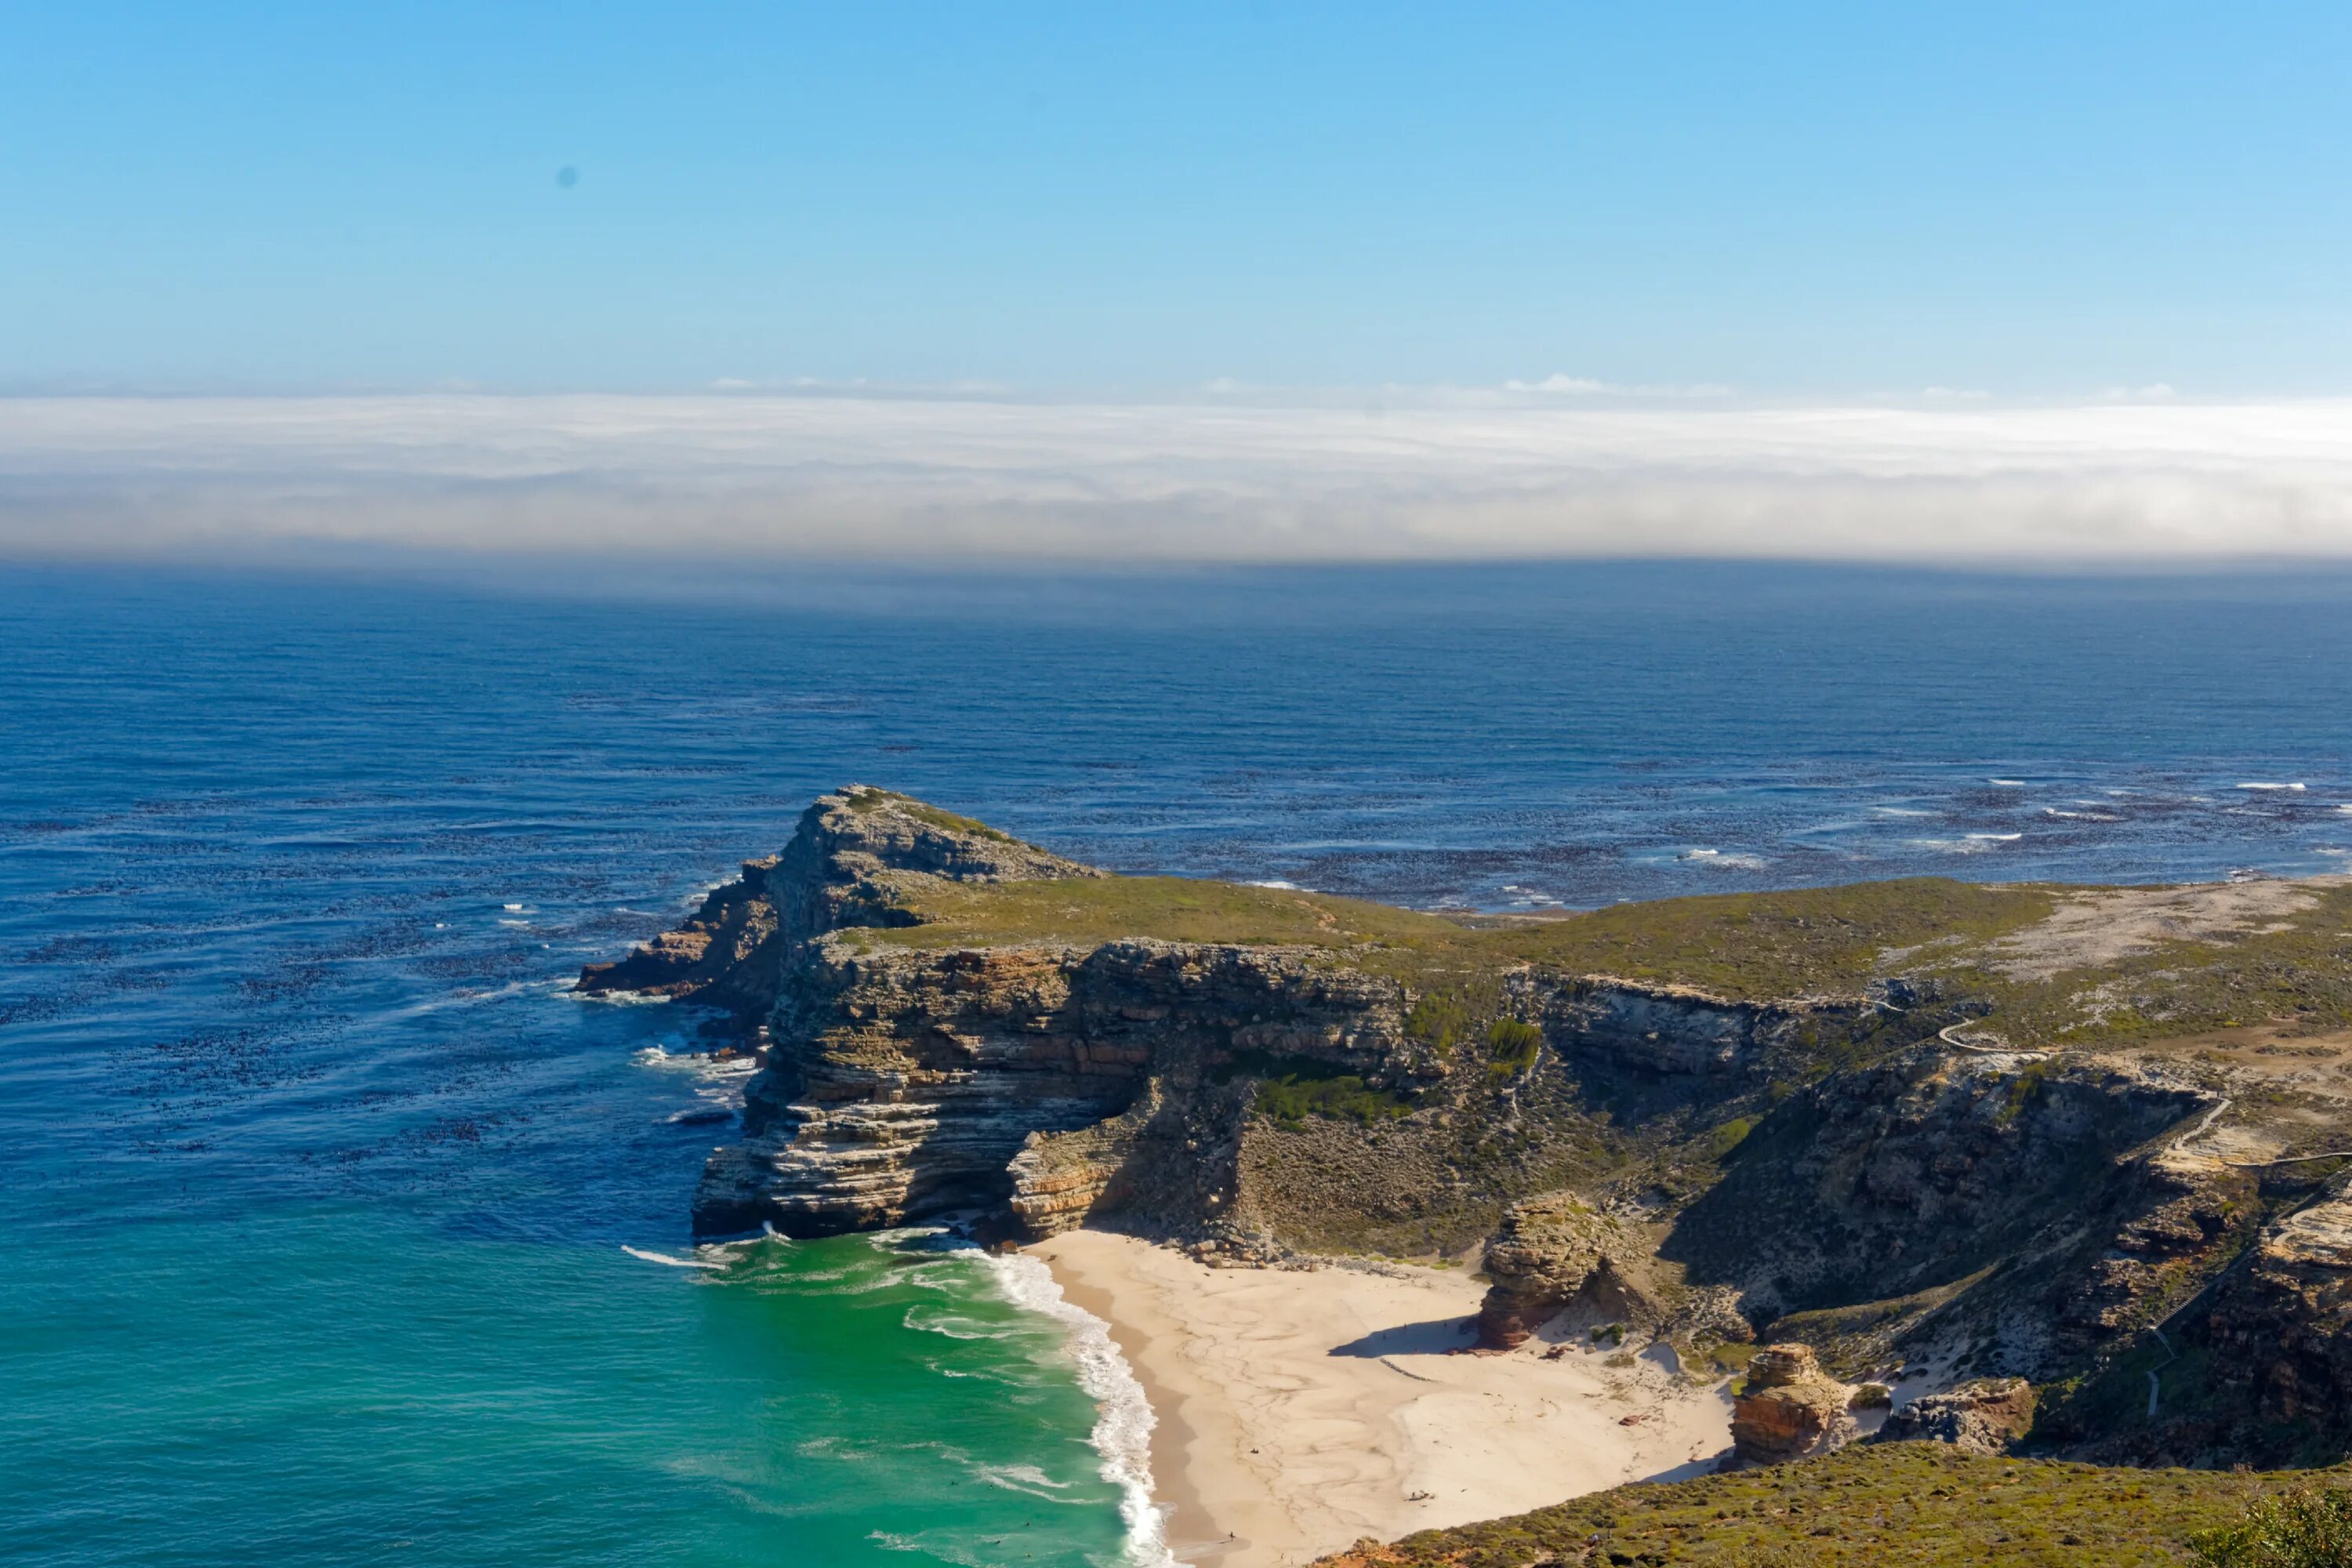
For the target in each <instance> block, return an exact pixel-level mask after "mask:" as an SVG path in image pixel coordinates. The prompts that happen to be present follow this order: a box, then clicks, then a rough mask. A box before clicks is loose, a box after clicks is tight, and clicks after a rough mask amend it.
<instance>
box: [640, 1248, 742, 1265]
mask: <svg viewBox="0 0 2352 1568" xmlns="http://www.w3.org/2000/svg"><path fill="white" fill-rule="evenodd" d="M621 1250H622V1251H624V1252H625V1253H627V1254H628V1255H629V1256H630V1257H632V1258H644V1259H645V1260H646V1262H648V1263H667V1264H668V1265H669V1266H670V1267H671V1268H726V1267H727V1265H725V1264H724V1263H719V1262H716V1261H714V1260H712V1259H710V1258H672V1257H671V1256H670V1255H669V1254H668V1253H667V1252H647V1251H646V1249H645V1248H644V1247H631V1246H628V1245H627V1244H626V1243H624V1244H623V1245H622V1247H621Z"/></svg>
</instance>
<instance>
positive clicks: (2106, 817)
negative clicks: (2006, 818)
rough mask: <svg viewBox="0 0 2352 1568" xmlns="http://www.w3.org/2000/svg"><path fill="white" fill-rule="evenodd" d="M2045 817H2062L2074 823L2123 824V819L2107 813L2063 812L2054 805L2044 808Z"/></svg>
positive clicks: (2043, 814)
mask: <svg viewBox="0 0 2352 1568" xmlns="http://www.w3.org/2000/svg"><path fill="white" fill-rule="evenodd" d="M2042 816H2055V817H2061V818H2063V819H2065V820H2068V821H2072V822H2121V821H2122V820H2123V818H2122V817H2120V816H2116V815H2115V814H2114V813H2113V812H2106V811H2061V810H2059V809H2058V808H2057V807H2056V806H2054V805H2045V806H2043V807H2042Z"/></svg>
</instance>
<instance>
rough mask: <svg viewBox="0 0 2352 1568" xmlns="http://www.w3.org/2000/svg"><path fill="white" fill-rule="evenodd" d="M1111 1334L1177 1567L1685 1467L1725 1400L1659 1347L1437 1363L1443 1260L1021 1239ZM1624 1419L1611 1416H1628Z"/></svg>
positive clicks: (1429, 1522) (1521, 1506)
mask: <svg viewBox="0 0 2352 1568" xmlns="http://www.w3.org/2000/svg"><path fill="white" fill-rule="evenodd" d="M1027 1250H1028V1251H1029V1252H1030V1253H1031V1254H1032V1255H1033V1256H1034V1257H1036V1258H1042V1259H1044V1260H1045V1263H1046V1265H1047V1266H1048V1267H1049V1268H1052V1270H1053V1272H1054V1277H1055V1279H1057V1280H1059V1281H1060V1282H1061V1285H1062V1288H1063V1290H1064V1293H1065V1294H1066V1296H1067V1298H1068V1299H1069V1300H1070V1301H1071V1302H1072V1303H1073V1304H1075V1305H1076V1306H1079V1307H1082V1308H1084V1309H1086V1310H1088V1311H1090V1312H1093V1313H1094V1314H1095V1315H1096V1316H1097V1317H1099V1318H1102V1319H1103V1320H1105V1321H1108V1323H1109V1324H1110V1325H1111V1335H1112V1338H1113V1339H1114V1340H1115V1341H1116V1342H1117V1343H1118V1347H1119V1349H1120V1351H1121V1352H1123V1353H1124V1354H1125V1355H1126V1357H1127V1359H1128V1361H1129V1364H1131V1365H1132V1366H1133V1367H1134V1369H1135V1373H1136V1376H1137V1377H1138V1379H1139V1381H1140V1382H1141V1383H1142V1384H1143V1386H1144V1390H1145V1392H1146V1394H1148V1395H1149V1396H1150V1401H1151V1406H1152V1409H1153V1411H1154V1413H1155V1415H1157V1416H1158V1423H1159V1424H1158V1426H1157V1427H1156V1428H1155V1429H1154V1431H1153V1434H1152V1473H1153V1479H1154V1481H1155V1484H1156V1487H1157V1489H1158V1495H1159V1498H1160V1500H1161V1501H1162V1502H1163V1503H1164V1504H1167V1505H1170V1506H1171V1509H1172V1512H1171V1517H1170V1520H1169V1530H1168V1536H1169V1542H1170V1545H1171V1547H1172V1548H1173V1550H1174V1552H1175V1554H1176V1556H1177V1557H1178V1558H1179V1559H1180V1560H1181V1561H1182V1562H1185V1563H1200V1564H1207V1565H1212V1568H1273V1565H1276V1564H1297V1563H1310V1562H1312V1561H1313V1560H1314V1559H1315V1558H1317V1557H1318V1556H1320V1555H1322V1554H1323V1553H1326V1552H1335V1551H1338V1550H1339V1549H1340V1548H1342V1547H1345V1546H1348V1545H1349V1544H1351V1543H1353V1542H1355V1541H1357V1540H1358V1539H1360V1537H1364V1536H1373V1537H1377V1538H1380V1539H1383V1540H1385V1539H1389V1538H1392V1537H1395V1536H1399V1535H1404V1534H1409V1533H1411V1532H1412V1531H1416V1530H1425V1529H1429V1528H1431V1527H1433V1526H1438V1525H1449V1524H1462V1523H1466V1522H1468V1521H1473V1520H1481V1519H1493V1518H1496V1517H1497V1516H1499V1515H1503V1514H1509V1513H1523V1512H1525V1511H1527V1510H1529V1509H1533V1508H1540V1507H1543V1506H1544V1505H1545V1504H1548V1503H1554V1502H1559V1501H1560V1500H1563V1499H1565V1498H1569V1497H1573V1496H1576V1495H1578V1494H1580V1493H1582V1492H1589V1491H1597V1490H1600V1489H1602V1488H1605V1487H1612V1486H1615V1485H1617V1484H1619V1483H1620V1482H1622V1481H1630V1480H1643V1479H1672V1478H1675V1477H1680V1476H1685V1475H1695V1474H1698V1473H1701V1472H1703V1471H1704V1470H1706V1468H1709V1467H1710V1466H1711V1464H1712V1463H1713V1461H1714V1459H1715V1458H1716V1456H1717V1455H1718V1454H1719V1453H1721V1452H1722V1451H1723V1450H1724V1449H1725V1448H1727V1447H1729V1446H1730V1436H1729V1424H1730V1402H1729V1398H1728V1395H1727V1393H1726V1392H1724V1391H1723V1390H1720V1389H1715V1388H1693V1387H1685V1386H1682V1385H1680V1384H1678V1382H1677V1380H1676V1379H1675V1377H1674V1376H1673V1374H1672V1370H1671V1369H1672V1362H1671V1359H1670V1354H1669V1352H1665V1351H1664V1350H1663V1349H1661V1350H1657V1351H1653V1352H1647V1353H1645V1354H1643V1355H1642V1356H1640V1357H1637V1358H1635V1359H1634V1361H1633V1364H1632V1365H1630V1366H1624V1365H1621V1366H1617V1367H1611V1366H1607V1365H1605V1364H1604V1362H1605V1361H1606V1360H1607V1359H1608V1357H1609V1354H1610V1352H1607V1351H1605V1350H1594V1349H1590V1348H1586V1347H1585V1346H1582V1345H1574V1344H1572V1345H1571V1346H1570V1350H1569V1351H1568V1353H1567V1354H1566V1355H1564V1356H1562V1357H1561V1358H1560V1359H1559V1360H1556V1361H1546V1360H1544V1359H1543V1352H1544V1351H1546V1350H1547V1349H1549V1346H1548V1345H1545V1344H1543V1343H1541V1342H1538V1341H1530V1342H1528V1344H1526V1345H1523V1346H1521V1347H1520V1348H1519V1349H1518V1350H1517V1351H1514V1352H1510V1353H1508V1354H1504V1355H1468V1354H1461V1355H1448V1354H1446V1353H1445V1352H1447V1351H1449V1350H1454V1349H1456V1348H1459V1347H1464V1346H1467V1345H1468V1344H1469V1343H1470V1336H1469V1335H1468V1334H1467V1333H1466V1332H1465V1331H1464V1328H1463V1325H1464V1323H1465V1321H1466V1320H1467V1319H1468V1318H1469V1317H1470V1316H1471V1315H1472V1314H1473V1313H1474V1312H1475V1311H1476V1310H1477V1307H1478V1299H1479V1296H1480V1294H1481V1293H1482V1289H1481V1287H1480V1286H1479V1285H1478V1284H1476V1283H1475V1282H1474V1281H1473V1280H1472V1279H1469V1278H1468V1277H1466V1275H1465V1273H1464V1272H1462V1271H1460V1270H1447V1269H1434V1268H1431V1269H1412V1270H1410V1271H1409V1277H1407V1278H1395V1277H1391V1276H1389V1275H1385V1274H1375V1273H1368V1272H1360V1271H1358V1270H1355V1269H1349V1268H1318V1269H1315V1270H1312V1271H1306V1272H1299V1271H1292V1270H1277V1269H1260V1268H1222V1269H1221V1268H1206V1267H1204V1266H1203V1265H1202V1264H1199V1263H1195V1262H1193V1261H1192V1259H1191V1258H1185V1257H1183V1256H1182V1255H1181V1254H1179V1253H1176V1252H1173V1251H1171V1250H1170V1249H1168V1248H1166V1247H1154V1246H1152V1245H1150V1243H1147V1242H1143V1241H1139V1240H1136V1239H1135V1238H1133V1237H1124V1236H1113V1235H1108V1234H1105V1233H1102V1232H1098V1231H1075V1232H1072V1233H1070V1234H1067V1235H1065V1236H1058V1237H1054V1238H1053V1239H1052V1240H1050V1241H1046V1242H1043V1243H1040V1244H1039V1245H1037V1246H1035V1247H1030V1248H1028V1249H1027ZM1629 1415H1632V1416H1638V1417H1639V1418H1640V1419H1639V1420H1638V1421H1636V1422H1635V1423H1634V1424H1633V1425H1631V1426H1627V1425H1624V1424H1623V1422H1624V1418H1625V1417H1626V1416H1629Z"/></svg>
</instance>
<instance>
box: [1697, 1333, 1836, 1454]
mask: <svg viewBox="0 0 2352 1568" xmlns="http://www.w3.org/2000/svg"><path fill="white" fill-rule="evenodd" d="M1853 1397H1854V1390H1853V1387H1852V1386H1850V1385H1849V1384H1843V1383H1840V1382H1839V1381H1838V1380H1837V1379H1836V1378H1833V1377H1832V1376H1831V1375H1830V1374H1829V1373H1826V1372H1823V1371H1822V1365H1821V1362H1820V1361H1819V1359H1818V1358H1816V1357H1815V1355H1814V1354H1813V1351H1812V1347H1811V1346H1810V1345H1801V1344H1778V1345H1766V1346H1764V1347H1763V1348H1761V1349H1759V1351H1757V1352H1756V1354H1755V1357H1754V1359H1752V1360H1751V1361H1749V1362H1748V1382H1747V1384H1745V1385H1744V1386H1743V1387H1742V1388H1741V1389H1740V1391H1739V1392H1738V1394H1735V1395H1733V1396H1732V1401H1731V1455H1730V1457H1729V1458H1727V1459H1726V1460H1725V1462H1724V1468H1727V1469H1739V1468H1746V1467H1748V1466H1751V1465H1780V1464H1786V1463H1787V1462H1788V1461H1790V1459H1804V1458H1811V1457H1812V1456H1813V1455H1815V1454H1826V1453H1829V1452H1830V1451H1831V1450H1832V1449H1834V1448H1839V1447H1843V1446H1844V1445H1846V1444H1847V1443H1850V1442H1852V1441H1853V1437H1854V1435H1855V1433H1856V1432H1857V1431H1858V1430H1859V1428H1858V1427H1857V1426H1856V1424H1855V1422H1854V1418H1853V1414H1852V1412H1851V1410H1850V1406H1851V1405H1852V1404H1853Z"/></svg>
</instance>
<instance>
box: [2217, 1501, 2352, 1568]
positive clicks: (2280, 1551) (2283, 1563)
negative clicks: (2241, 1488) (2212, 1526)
mask: <svg viewBox="0 0 2352 1568" xmlns="http://www.w3.org/2000/svg"><path fill="white" fill-rule="evenodd" d="M2189 1547H2190V1549H2191V1550H2192V1551H2194V1552H2196V1553H2197V1556H2198V1559H2199V1561H2200V1562H2203V1563H2210V1564H2211V1565H2212V1568H2352V1491H2347V1490H2344V1489H2341V1488H2337V1487H2327V1488H2325V1489H2320V1488H2313V1487H2290V1488H2289V1489H2286V1490H2285V1491H2283V1492H2279V1493H2276V1494H2275V1495H2273V1496H2271V1497H2266V1498H2261V1499H2257V1500H2255V1501H2254V1502H2253V1503H2252V1504H2251V1505H2249V1506H2248V1508H2247V1509H2246V1511H2245V1512H2244V1513H2243V1514H2242V1515H2241V1516H2240V1517H2239V1518H2238V1519H2237V1520H2236V1521H2233V1522H2231V1523H2230V1524H2226V1525H2224V1526H2222V1527H2221V1529H2219V1530H2209V1531H2203V1532H2201V1533H2200V1534H2197V1535H2192V1536H2190V1537H2189Z"/></svg>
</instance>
